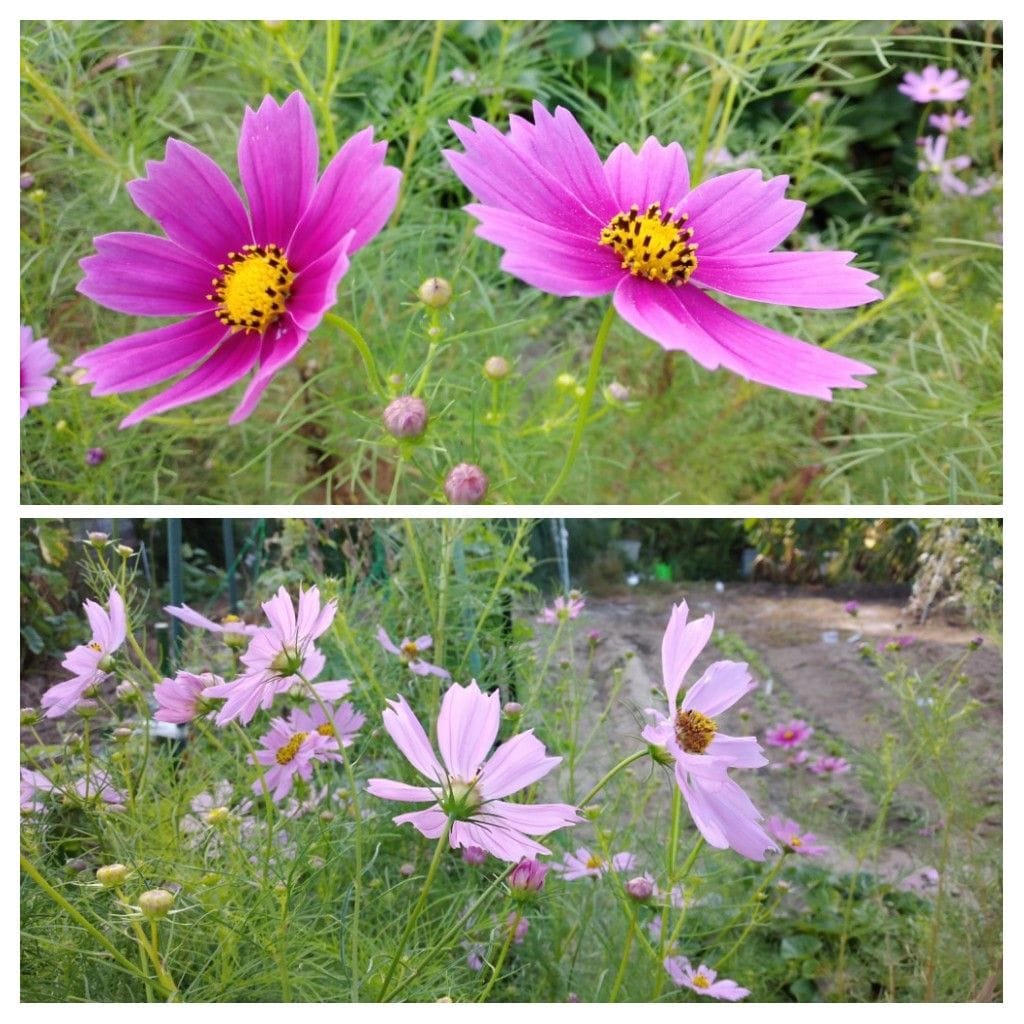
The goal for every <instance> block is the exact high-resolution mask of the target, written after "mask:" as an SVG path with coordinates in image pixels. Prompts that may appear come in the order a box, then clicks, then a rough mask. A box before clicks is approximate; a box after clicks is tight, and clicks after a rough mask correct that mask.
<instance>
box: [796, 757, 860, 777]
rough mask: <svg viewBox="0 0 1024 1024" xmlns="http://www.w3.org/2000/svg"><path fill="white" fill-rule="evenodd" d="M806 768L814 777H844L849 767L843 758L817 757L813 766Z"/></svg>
mask: <svg viewBox="0 0 1024 1024" xmlns="http://www.w3.org/2000/svg"><path fill="white" fill-rule="evenodd" d="M807 767H808V768H809V769H810V770H811V771H812V772H814V774H815V775H845V774H846V773H847V772H848V771H849V770H850V767H851V765H850V762H849V761H847V760H846V758H845V757H819V758H818V760H817V761H815V762H814V764H810V765H808V766H807Z"/></svg>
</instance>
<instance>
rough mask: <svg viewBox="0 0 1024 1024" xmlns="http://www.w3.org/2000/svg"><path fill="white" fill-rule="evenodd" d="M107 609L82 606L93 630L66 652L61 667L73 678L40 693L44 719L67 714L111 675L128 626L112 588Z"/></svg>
mask: <svg viewBox="0 0 1024 1024" xmlns="http://www.w3.org/2000/svg"><path fill="white" fill-rule="evenodd" d="M107 606H108V607H109V609H110V611H109V612H107V611H104V609H103V608H102V607H101V606H100V605H98V604H97V603H96V602H95V601H86V602H85V604H84V605H83V606H82V607H83V608H85V615H86V618H88V620H89V625H90V627H91V628H92V639H91V640H90V641H89V642H88V643H87V644H79V646H78V647H76V648H75V649H74V650H73V651H69V652H68V654H67V656H66V657H65V658H64V660H63V661H62V662H61V667H62V668H65V669H67V670H68V672H71V673H72V674H73V678H71V679H68V680H66V681H65V682H63V683H57V684H56V685H55V686H51V687H50V688H49V689H48V690H47V691H46V693H44V694H43V697H42V701H41V702H40V703H41V704H42V706H43V707H44V708H46V709H47V711H46V717H47V718H58V717H60V716H61V715H66V714H67V713H68V712H69V711H70V710H71V709H72V708H73V707H74V706H75V705H76V704H77V703H78V702H79V701H80V700H81V699H82V697H83V695H84V694H85V691H86V690H89V689H92V687H94V686H99V684H100V683H102V682H103V680H104V679H106V678H107V677H108V676H109V675H110V671H111V669H112V668H113V667H114V662H113V654H114V652H115V651H116V650H117V649H118V648H119V647H120V646H121V644H123V643H124V641H125V637H126V636H127V628H128V623H127V619H126V617H125V611H124V601H123V600H122V599H121V595H120V594H119V593H118V592H117V591H116V590H115V589H111V591H110V596H109V597H108V598H107Z"/></svg>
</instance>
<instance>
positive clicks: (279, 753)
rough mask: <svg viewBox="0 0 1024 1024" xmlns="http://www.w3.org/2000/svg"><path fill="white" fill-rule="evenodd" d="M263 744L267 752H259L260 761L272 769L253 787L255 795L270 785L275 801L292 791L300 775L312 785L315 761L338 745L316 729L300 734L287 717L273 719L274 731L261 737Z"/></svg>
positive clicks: (272, 726) (257, 758) (257, 752)
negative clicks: (296, 778) (296, 777)
mask: <svg viewBox="0 0 1024 1024" xmlns="http://www.w3.org/2000/svg"><path fill="white" fill-rule="evenodd" d="M260 743H261V744H263V750H257V751H256V755H255V756H256V761H257V763H259V764H262V765H265V766H266V767H268V768H269V769H270V770H269V771H267V772H264V773H263V778H262V780H260V779H257V780H256V781H255V782H254V783H253V784H252V788H253V792H254V793H262V792H263V786H264V785H266V787H267V788H268V789H269V790H270V791H271V795H272V796H273V798H274V800H275V801H277V800H283V799H284V798H285V797H286V796H287V795H288V794H289V793H290V792H291V791H292V786H293V785H294V784H295V776H296V775H298V776H299V778H300V779H304V780H305V781H306V782H309V780H310V779H311V778H312V777H313V761H314V760H315V759H316V758H318V757H321V756H322V755H323V752H324V751H330V750H331V749H337V746H338V744H337V741H336V740H335V739H334V738H333V737H326V736H321V735H320V733H318V732H316V731H315V730H314V731H313V732H300V731H298V730H296V729H294V728H293V727H292V726H291V725H289V723H288V722H286V721H285V720H284V719H283V718H275V719H273V721H272V722H271V723H270V731H269V732H266V733H264V734H263V735H262V736H261V737H260Z"/></svg>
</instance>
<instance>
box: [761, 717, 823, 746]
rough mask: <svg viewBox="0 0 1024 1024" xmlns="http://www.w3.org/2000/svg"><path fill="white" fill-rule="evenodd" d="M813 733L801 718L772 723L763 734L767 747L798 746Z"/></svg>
mask: <svg viewBox="0 0 1024 1024" xmlns="http://www.w3.org/2000/svg"><path fill="white" fill-rule="evenodd" d="M813 735H814V729H813V728H812V727H811V726H809V725H808V724H807V723H806V722H805V721H804V720H803V719H802V718H794V719H793V720H792V721H790V722H785V723H783V722H780V723H779V724H778V725H773V726H772V727H771V728H770V729H769V730H768V731H767V732H766V733H765V734H764V741H765V743H767V744H768V746H769V747H787V748H788V747H799V746H800V744H801V743H803V742H804V741H805V740H808V739H810V738H811V736H813Z"/></svg>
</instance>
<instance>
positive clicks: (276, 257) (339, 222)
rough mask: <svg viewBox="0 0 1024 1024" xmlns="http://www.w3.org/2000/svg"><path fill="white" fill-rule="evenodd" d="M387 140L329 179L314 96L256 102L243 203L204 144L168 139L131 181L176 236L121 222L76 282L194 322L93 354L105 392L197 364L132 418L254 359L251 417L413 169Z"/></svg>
mask: <svg viewBox="0 0 1024 1024" xmlns="http://www.w3.org/2000/svg"><path fill="white" fill-rule="evenodd" d="M386 150H387V143H385V142H377V143H375V142H374V141H373V129H372V128H366V129H364V130H363V131H361V132H359V133H358V134H357V135H354V136H353V137H352V138H351V139H349V140H348V142H346V143H345V145H344V146H342V148H341V149H340V150H339V151H338V153H337V155H336V156H335V157H334V159H333V160H331V162H330V164H329V165H328V166H327V169H326V170H325V171H324V173H323V175H322V176H321V178H320V179H319V181H317V165H318V163H319V147H318V145H317V136H316V126H315V125H314V124H313V117H312V114H311V113H310V110H309V105H308V104H307V103H306V100H305V99H304V98H303V97H302V95H301V94H300V93H297V92H296V93H292V94H291V96H289V97H288V98H287V99H286V100H285V101H284V103H283V104H281V105H280V106H279V105H278V104H277V102H276V101H275V100H274V99H273V98H272V97H270V96H267V97H266V98H265V99H264V100H263V103H262V104H261V105H260V108H259V110H257V111H255V112H254V111H252V110H250V109H249V108H246V111H245V117H244V119H243V121H242V131H241V135H240V137H239V142H238V169H239V173H240V175H241V179H242V186H243V188H244V189H245V194H246V197H247V199H248V211H247V210H246V208H245V207H244V206H243V205H242V201H241V200H240V199H239V197H238V193H237V192H236V191H235V188H234V186H233V185H232V184H231V182H230V181H229V179H228V177H227V175H226V174H225V173H224V172H223V171H222V170H221V169H220V168H219V167H218V166H217V165H216V164H215V163H214V162H213V161H212V160H211V159H210V158H209V157H208V156H206V155H205V154H203V153H201V152H200V151H199V150H198V149H194V148H193V147H192V146H190V145H188V144H187V143H184V142H179V141H178V140H177V139H169V140H168V142H167V151H166V154H165V157H164V159H163V160H153V161H149V162H147V164H146V174H147V176H146V177H145V178H141V179H139V180H137V181H132V182H130V183H129V184H128V193H129V195H130V196H131V197H132V200H133V201H134V202H135V205H136V206H138V208H139V209H140V210H141V211H142V212H143V213H145V214H146V215H147V216H150V217H152V218H153V219H154V220H155V221H156V222H157V223H158V224H159V225H160V227H161V228H162V229H163V231H164V233H165V234H166V236H167V237H166V238H161V237H158V236H154V235H146V234H137V233H135V232H128V231H119V232H114V233H113V234H109V235H100V236H99V237H98V238H97V239H95V244H96V255H95V256H89V257H87V258H86V259H84V260H82V262H81V267H82V270H84V271H85V277H84V279H83V280H82V281H81V282H79V285H78V290H79V291H80V292H82V294H84V295H87V296H89V298H91V299H93V300H94V301H96V302H98V303H100V305H102V306H106V307H107V308H108V309H113V310H116V311H117V312H119V313H129V314H132V315H144V316H185V317H186V318H187V319H185V320H181V321H179V322H177V323H174V324H171V325H169V326H166V327H157V328H155V329H152V330H148V331H143V332H142V333H140V334H132V335H129V336H127V337H124V338H119V339H118V340H116V341H112V342H109V343H108V344H106V345H103V346H101V347H100V348H98V349H94V350H93V351H91V352H87V353H85V355H82V356H80V357H79V358H78V359H77V360H76V361H75V365H76V366H81V367H84V368H85V370H86V371H87V374H86V378H85V379H86V381H87V382H91V383H93V384H95V385H96V386H95V387H94V388H93V394H94V395H110V394H116V393H120V392H123V391H135V390H138V389H139V388H146V387H149V386H150V385H153V384H159V383H161V382H163V381H167V380H170V379H171V378H172V377H174V376H175V375H177V374H179V373H181V372H182V371H183V370H187V369H189V368H191V372H190V373H188V374H187V375H186V376H184V377H182V378H181V379H180V380H178V381H177V383H175V384H173V385H172V386H171V387H169V388H168V389H167V390H166V391H163V392H162V393H161V394H159V395H157V396H156V397H155V398H151V399H149V401H147V402H144V403H143V404H142V405H141V406H139V408H137V409H136V410H135V411H134V412H132V413H129V415H128V416H126V417H125V418H124V420H122V422H121V426H122V427H129V426H131V425H132V424H135V423H139V422H140V421H141V420H144V419H146V418H147V417H149V416H154V415H156V414H157V413H161V412H164V411H166V410H167V409H173V408H175V407H176V406H179V405H184V404H186V403H188V402H198V401H199V400H200V399H202V398H206V397H208V396H209V395H213V394H216V393H217V392H218V391H223V390H224V389H225V388H228V387H230V386H231V385H232V384H234V383H235V382H236V381H238V380H241V378H242V377H244V376H245V375H246V374H247V373H248V372H249V371H250V370H252V369H254V368H255V369H256V372H255V374H254V375H253V378H252V380H251V381H250V382H249V386H248V387H247V388H246V391H245V395H244V396H243V398H242V400H241V402H240V403H239V404H238V406H237V407H236V409H235V411H234V413H233V414H232V416H231V422H232V423H238V422H240V421H241V420H244V419H245V418H246V417H247V416H248V415H249V414H250V413H251V412H252V411H253V409H254V408H255V407H256V404H257V402H259V400H260V397H261V395H262V394H263V391H264V389H265V388H266V386H267V385H268V384H269V383H270V380H271V378H272V377H273V376H274V374H275V373H276V372H277V371H278V370H279V369H280V368H281V367H282V366H284V364H285V363H287V362H289V361H290V360H291V359H293V358H294V356H295V354H296V352H298V350H299V349H300V348H301V347H302V346H303V345H304V344H305V342H306V339H307V337H308V336H309V334H310V332H311V331H313V330H314V329H315V328H316V327H317V325H318V324H319V323H320V320H321V318H322V317H323V315H324V313H325V312H326V311H327V310H328V309H330V307H331V306H333V305H334V302H335V299H336V292H337V288H338V283H339V282H340V281H341V279H342V277H344V276H345V272H346V271H347V270H348V265H349V257H350V256H351V255H352V254H353V253H355V252H356V251H357V250H358V249H360V248H362V246H364V245H365V244H366V243H367V242H369V241H370V239H371V238H373V236H374V235H376V234H377V232H378V231H380V229H381V228H382V227H383V226H384V224H385V222H386V221H387V219H388V216H389V215H390V214H391V211H392V209H393V208H394V206H395V202H396V199H397V196H398V181H399V178H400V177H401V173H400V172H399V171H398V170H397V169H395V168H393V167H385V166H384V154H385V151H386Z"/></svg>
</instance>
